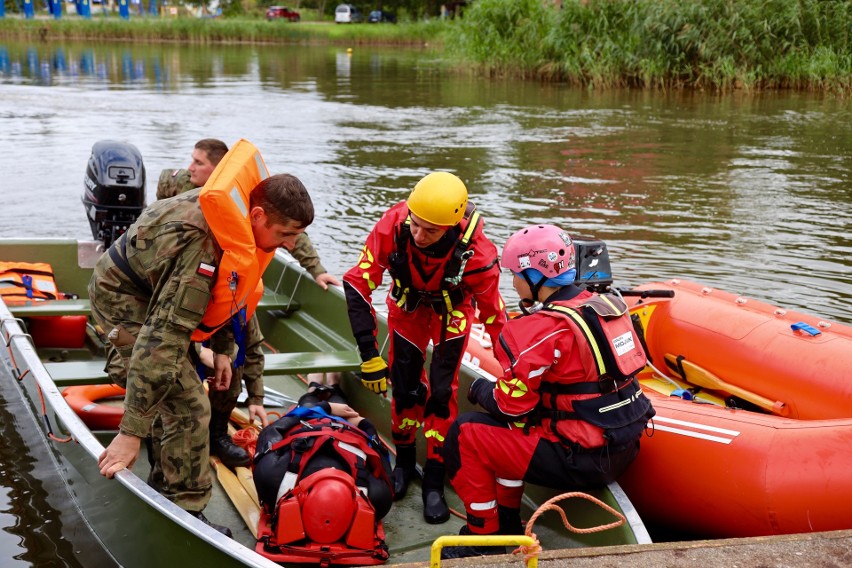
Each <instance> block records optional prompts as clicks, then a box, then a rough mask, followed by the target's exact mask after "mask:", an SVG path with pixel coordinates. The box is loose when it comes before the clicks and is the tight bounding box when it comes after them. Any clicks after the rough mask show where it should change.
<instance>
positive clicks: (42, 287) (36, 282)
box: [0, 262, 61, 305]
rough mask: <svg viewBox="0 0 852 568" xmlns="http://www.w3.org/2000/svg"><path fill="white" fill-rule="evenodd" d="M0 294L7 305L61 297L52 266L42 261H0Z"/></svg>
mask: <svg viewBox="0 0 852 568" xmlns="http://www.w3.org/2000/svg"><path fill="white" fill-rule="evenodd" d="M0 296H2V298H3V301H4V302H5V303H6V304H9V305H15V304H24V303H26V302H32V301H36V302H37V301H42V300H55V299H57V298H59V297H61V294H60V293H59V292H58V291H57V289H56V281H55V280H54V279H53V268H52V267H51V266H50V265H49V264H46V263H44V262H0Z"/></svg>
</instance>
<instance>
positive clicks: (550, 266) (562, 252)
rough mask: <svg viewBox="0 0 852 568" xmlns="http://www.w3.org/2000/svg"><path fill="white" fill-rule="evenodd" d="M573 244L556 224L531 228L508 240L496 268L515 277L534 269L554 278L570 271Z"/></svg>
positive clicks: (572, 260) (573, 253)
mask: <svg viewBox="0 0 852 568" xmlns="http://www.w3.org/2000/svg"><path fill="white" fill-rule="evenodd" d="M575 256H576V253H575V252H574V242H573V241H572V240H571V236H570V235H568V233H566V232H565V231H563V230H562V229H560V228H559V227H557V226H556V225H533V226H531V227H527V228H526V229H521V230H520V231H518V232H516V233H515V234H513V235H512V236H511V237H509V240H507V241H506V246H504V247H503V256H502V258H501V259H500V265H501V266H502V267H503V268H508V269H509V270H511V271H512V272H514V273H515V274H521V273H522V272H523V271H524V270H527V269H530V268H532V269H535V270H538V271H539V272H541V274H542V275H544V277H545V278H555V277H557V276H559V275H560V274H563V273H565V272H567V271H569V270H571V269H573V268H574V264H575Z"/></svg>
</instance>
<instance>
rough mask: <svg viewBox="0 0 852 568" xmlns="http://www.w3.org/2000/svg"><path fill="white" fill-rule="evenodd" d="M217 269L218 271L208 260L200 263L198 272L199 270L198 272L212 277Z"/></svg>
mask: <svg viewBox="0 0 852 568" xmlns="http://www.w3.org/2000/svg"><path fill="white" fill-rule="evenodd" d="M215 271H216V267H215V266H212V265H210V264H207V263H206V262H202V263H199V265H198V270H197V272H198V274H201V275H202V276H207V277H212V276H213V273H214V272H215Z"/></svg>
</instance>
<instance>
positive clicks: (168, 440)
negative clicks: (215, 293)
mask: <svg viewBox="0 0 852 568" xmlns="http://www.w3.org/2000/svg"><path fill="white" fill-rule="evenodd" d="M200 193H201V190H193V191H189V192H187V193H184V194H181V195H179V196H176V197H174V198H172V199H163V200H159V201H157V202H155V203H153V204H151V205H150V206H148V208H147V209H145V211H144V212H143V213H142V215H141V216H140V217H139V219H137V220H136V222H135V223H134V224H133V225H131V226H130V228H129V229H128V230H127V232H126V233H125V234H124V235H123V236H122V237H121V238H120V239H117V240H116V241H115V242H114V243H113V244H112V246H111V247H110V249H109V250H108V251H107V253H106V254H104V255H103V256H101V258H100V259H99V260H98V262H97V264H96V266H95V269H94V273H93V275H92V279H91V281H90V283H89V290H88V291H89V298H90V300H91V306H92V316H93V317H94V319H95V322H96V323H97V324H98V325H100V326H101V327H102V328H103V329H107V330H111V331H110V333H109V339H110V342H111V344H112V347H111V350H110V354H109V359H110V363H109V366H108V372H109V375H110V378H111V379H112V380H113V381H114V382H115V383H117V384H119V385H121V386H126V388H127V394H126V395H125V399H124V416H123V418H122V420H121V424H120V427H119V433H118V435H116V436H115V438H114V439H113V440H112V442H111V443H110V444H109V445H108V446H107V448H106V450H105V451H104V452H103V454H102V455H101V456H100V458H99V460H98V465H99V467H100V470H101V474H102V475H104V476H106V477H113V476H114V475H115V474H116V473H117V472H118V471H120V470H122V469H124V468H125V467H132V465H133V463H134V462H135V461H136V459H137V458H138V456H139V449H140V442H141V440H142V439H144V438H145V437H146V436H147V435H148V434H149V432H151V431H152V423H153V421H154V418H155V417H158V419H159V420H161V421H162V435H161V436H158V437H157V438H158V439H155V440H154V447H155V448H159V451H155V452H154V456H153V460H154V462H155V463H154V466H153V467H152V476H151V477H150V478H149V483H151V484H152V486H154V488H155V489H157V490H158V491H159V492H160V493H162V494H163V495H164V496H165V497H166V498H168V499H170V500H171V501H173V502H174V503H176V504H177V505H178V506H180V507H182V508H183V509H185V510H186V511H188V512H190V513H191V514H194V515H195V516H197V517H198V518H199V519H201V520H202V521H205V522H207V521H206V519H205V517H204V515H203V514H202V510H203V509H204V507H205V506H206V504H207V502H208V501H209V499H210V495H211V487H212V476H211V473H210V466H209V463H208V461H209V448H210V446H209V438H210V434H209V430H208V425H209V422H210V401H209V399H208V396H207V393H206V392H205V390H204V388H203V385H202V382H201V380H200V379H199V377H198V374H197V373H196V370H195V365H194V363H193V361H192V360H190V358H189V356H188V352H189V350H190V343H191V340H192V335H193V334H194V333H196V331H198V330H200V329H203V326H202V322H203V321H205V320H204V317H205V314H206V313H207V312H209V311H210V310H211V307H210V306H211V305H213V306H214V309H215V308H216V307H217V306H218V307H222V305H221V304H222V302H218V303H217V302H211V301H210V299H211V295H212V294H211V292H212V290H213V289H214V287H216V288H219V287H220V286H225V287H227V286H228V282H227V281H220V280H219V279H218V278H214V275H215V274H216V267H217V266H219V265H220V262H221V261H222V259H223V256H224V253H223V251H222V249H221V248H220V247H219V246H218V244H217V242H218V240H217V236H216V233H215V232H214V230H215V231H220V232H221V231H228V230H232V231H237V230H240V231H242V232H245V233H247V234H250V235H251V238H252V239H253V241H254V247H253V248H255V250H256V251H258V252H257V253H256V254H261V251H262V254H264V255H269V254H272V253H274V252H275V250H276V249H277V248H278V247H280V246H293V244H294V243H295V240H296V238H297V236H298V235H299V234H301V233H302V232H303V231H304V230H305V227H307V226H308V225H310V223H311V222H312V221H313V216H314V209H313V204H312V202H311V199H310V196H309V195H308V192H307V190H306V189H305V186H304V185H303V184H302V182H301V181H299V180H298V179H297V178H296V177H294V176H291V175H288V174H280V175H275V176H271V177H268V178H266V179H264V180H263V181H262V182H260V183H259V184H257V186H256V187H254V188H253V189H252V190H251V191H250V195H248V196H247V197H248V201H249V207H248V215H247V216H245V217H242V216H241V215H240V221H241V222H242V223H243V225H241V226H240V227H230V224H229V223H228V222H226V221H221V220H219V219H212V220H208V219H207V218H206V217H205V215H204V212H203V211H202V207H201V204H200V202H199V199H200ZM223 224H224V225H228V227H224V226H223ZM220 236H221V235H220ZM234 252H235V254H249V253H247V252H245V251H241V250H234ZM249 280H250V279H249ZM252 289H255V285H254V284H251V286H250V287H249V290H252ZM223 298H224V301H225V302H226V303H228V304H229V305H228V306H227V309H229V310H230V305H231V304H232V303H231V302H228V301H227V294H225V295H223ZM218 325H221V323H219V324H218ZM210 331H211V332H212V336H211V337H210V347H211V349H212V350H213V353H214V357H213V366H214V379H213V381H212V383H211V389H213V390H223V391H224V390H227V389H228V387H229V386H230V381H231V375H232V367H231V355H232V354H233V346H234V336H233V330H232V329H231V326H229V325H223V326H222V327H219V328H218V329H216V330H215V331H213V330H212V329H211V330H210ZM155 436H156V432H155ZM155 472H156V474H155ZM215 528H217V529H218V530H220V531H221V532H223V533H225V534H229V533H230V531H229V530H228V529H227V528H225V527H220V526H216V527H215Z"/></svg>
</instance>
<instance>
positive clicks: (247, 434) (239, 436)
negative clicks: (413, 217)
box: [231, 426, 257, 458]
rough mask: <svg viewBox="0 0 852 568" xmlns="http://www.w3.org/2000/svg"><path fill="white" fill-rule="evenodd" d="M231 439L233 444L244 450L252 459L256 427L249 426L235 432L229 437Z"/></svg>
mask: <svg viewBox="0 0 852 568" xmlns="http://www.w3.org/2000/svg"><path fill="white" fill-rule="evenodd" d="M231 438H233V440H234V444H236V445H237V446H240V447H241V448H245V450H246V451H247V452H248V453H249V455H250V456H251V457H252V458H254V453H255V451H256V449H257V428H256V427H254V426H249V427H248V428H243V429H241V430H237V431H236V432H235V433H234V435H233V436H231Z"/></svg>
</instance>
